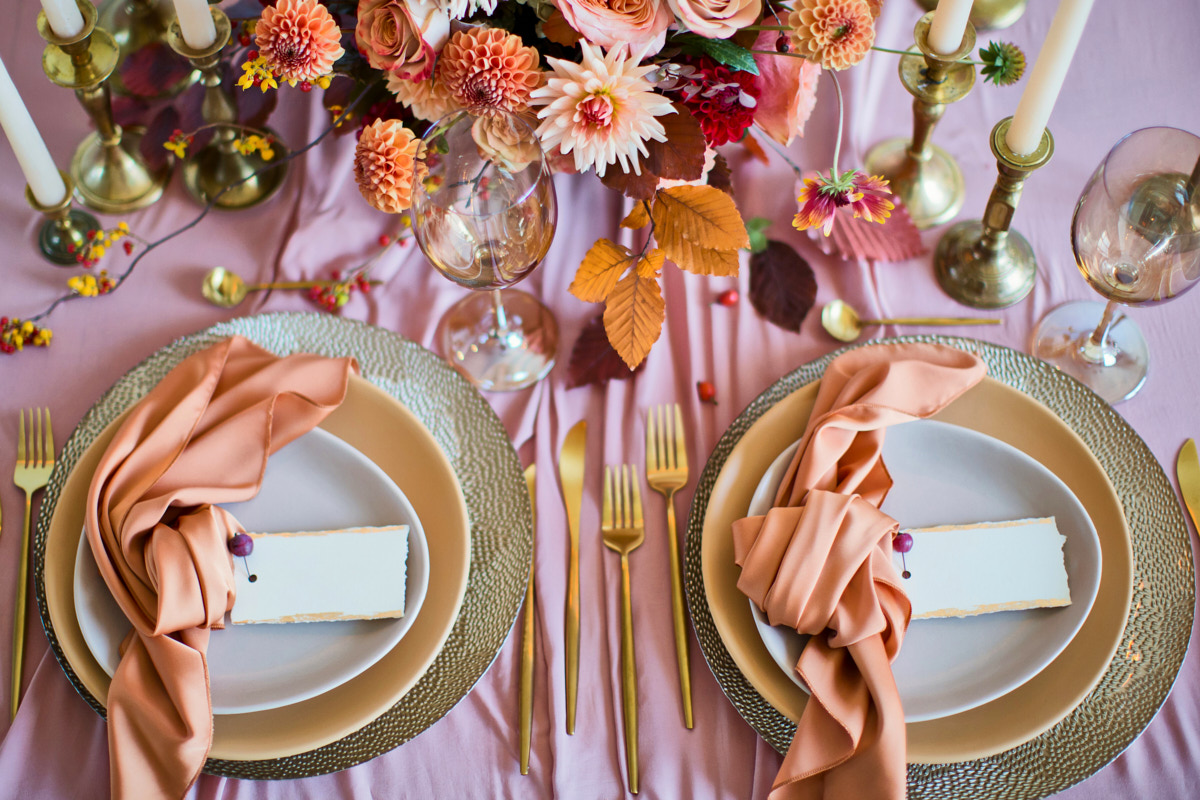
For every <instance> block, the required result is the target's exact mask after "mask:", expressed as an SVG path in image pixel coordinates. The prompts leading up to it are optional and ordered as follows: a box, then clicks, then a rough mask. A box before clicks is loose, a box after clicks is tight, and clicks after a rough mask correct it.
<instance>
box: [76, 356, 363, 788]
mask: <svg viewBox="0 0 1200 800" xmlns="http://www.w3.org/2000/svg"><path fill="white" fill-rule="evenodd" d="M357 369H358V367H357V364H356V362H355V361H354V359H352V358H339V359H333V358H325V357H322V356H316V355H309V354H297V355H292V356H287V357H284V358H280V357H277V356H275V355H272V354H271V353H269V352H267V351H266V350H263V349H262V348H260V347H258V346H257V345H255V344H252V343H251V342H249V341H248V340H246V339H244V338H242V337H234V338H231V339H227V340H224V341H222V342H219V343H217V344H215V345H213V346H212V347H210V348H208V349H206V350H203V351H200V352H198V353H195V354H193V355H192V356H189V357H188V358H187V359H185V360H184V361H183V362H181V363H180V364H179V365H178V366H176V367H175V368H174V369H173V370H171V372H170V373H169V374H168V375H167V376H166V377H165V378H163V380H162V381H161V382H160V383H159V384H158V385H157V386H156V387H155V388H154V389H153V390H151V391H150V393H149V394H147V395H146V397H145V398H143V399H142V401H141V402H139V403H138V404H137V406H135V407H134V409H133V410H132V411H131V412H130V414H129V416H128V418H127V419H126V420H125V422H124V423H123V424H122V425H121V427H120V429H119V430H118V431H117V433H116V435H115V436H114V437H113V440H112V442H111V443H110V444H109V446H108V449H107V450H106V451H105V453H104V455H103V456H102V457H101V460H100V463H99V465H98V467H97V469H96V473H95V475H94V476H93V478H92V483H91V485H90V488H89V491H88V501H87V509H86V512H85V525H86V533H87V537H88V544H89V545H90V546H91V550H92V554H93V555H94V556H95V559H96V564H97V566H98V567H99V569H100V574H101V576H102V577H103V578H104V582H105V584H106V585H107V586H108V588H109V591H111V592H112V595H113V597H114V598H115V599H116V601H117V604H118V605H119V606H120V607H121V610H122V612H123V613H124V614H125V616H126V617H127V618H128V619H129V621H130V623H131V624H132V626H133V629H132V630H131V631H130V633H129V635H128V636H127V637H126V638H125V640H124V642H122V644H121V661H120V664H119V665H118V667H117V670H116V673H115V674H114V675H113V680H112V684H111V687H110V688H109V694H108V741H109V751H110V752H109V761H110V767H111V769H110V774H111V788H112V796H113V797H114V798H134V797H136V798H159V797H161V798H179V797H182V796H183V795H184V794H185V793H186V792H187V790H188V788H189V787H190V786H191V785H192V783H193V782H194V781H195V779H196V777H197V776H198V775H199V774H200V770H201V768H202V767H203V766H204V762H205V760H206V758H207V757H208V751H209V748H210V747H211V745H212V734H213V721H212V702H211V697H210V693H209V675H208V662H207V660H206V656H205V654H206V651H207V648H208V639H209V631H210V630H213V629H219V628H221V627H223V625H224V616H225V613H226V611H228V610H229V609H230V608H231V607H232V606H233V603H234V601H235V599H236V597H235V590H234V581H233V558H232V556H231V554H230V553H229V550H228V549H227V542H228V540H229V538H230V537H231V536H233V535H234V534H235V533H238V532H240V531H241V530H242V528H241V526H240V525H239V524H238V522H237V520H236V519H234V517H233V516H232V515H231V514H229V513H228V512H226V511H225V510H224V509H222V508H219V507H217V506H216V505H214V504H216V503H231V502H239V501H243V500H248V499H250V498H252V497H253V496H254V495H256V494H257V493H258V490H259V488H260V486H261V483H262V477H263V472H264V470H265V469H266V464H267V458H268V457H269V456H270V455H271V454H272V453H274V452H276V451H277V450H279V449H280V448H281V447H283V446H284V445H286V444H288V443H289V442H291V441H293V440H295V439H296V438H298V437H299V436H302V435H303V434H305V433H307V432H308V431H309V430H311V429H312V428H313V427H315V426H316V425H317V424H319V423H320V422H321V420H323V419H324V418H325V417H326V416H327V415H328V414H329V413H330V412H331V411H333V410H334V409H335V408H337V406H338V405H340V404H341V402H342V401H343V400H344V399H345V396H346V390H347V387H348V383H349V379H350V375H351V373H353V372H356V371H357Z"/></svg>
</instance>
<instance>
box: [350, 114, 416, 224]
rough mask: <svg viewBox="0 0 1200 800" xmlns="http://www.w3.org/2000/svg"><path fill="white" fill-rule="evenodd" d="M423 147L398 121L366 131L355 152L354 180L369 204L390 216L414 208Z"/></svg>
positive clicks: (384, 121) (381, 121)
mask: <svg viewBox="0 0 1200 800" xmlns="http://www.w3.org/2000/svg"><path fill="white" fill-rule="evenodd" d="M421 144H422V142H421V140H420V139H418V138H417V136H416V134H414V133H413V132H412V131H410V130H409V129H408V128H406V127H404V124H403V123H402V122H400V120H398V119H379V120H376V121H375V122H373V123H371V124H370V125H368V126H367V127H366V128H364V129H363V132H362V136H360V137H359V140H358V147H357V149H356V150H355V151H354V180H355V181H357V182H358V190H359V191H360V192H362V196H363V197H364V198H365V199H366V201H367V202H368V203H370V204H371V205H372V206H374V207H375V208H377V209H379V210H380V211H385V212H387V213H388V214H399V213H400V212H401V211H404V210H405V209H407V208H408V207H409V206H411V205H412V188H413V180H414V177H413V173H414V172H415V170H416V164H417V157H418V155H419V153H420V150H421Z"/></svg>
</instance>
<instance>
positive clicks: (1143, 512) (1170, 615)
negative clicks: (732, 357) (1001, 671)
mask: <svg viewBox="0 0 1200 800" xmlns="http://www.w3.org/2000/svg"><path fill="white" fill-rule="evenodd" d="M912 342H926V343H938V344H946V345H950V346H954V347H958V348H960V349H964V350H968V351H971V352H975V353H978V354H979V355H980V356H981V357H982V358H983V359H984V360H985V361H986V362H987V363H988V366H989V372H990V374H991V375H992V376H993V377H995V378H997V379H998V380H999V381H1000V382H1001V383H1004V384H1006V385H1007V386H1009V387H1012V388H1014V389H1017V390H1018V391H1019V392H1020V393H1022V394H1023V395H1025V396H1027V397H1028V398H1029V399H1030V400H1032V401H1033V402H1036V403H1038V404H1039V405H1041V406H1043V407H1044V408H1046V409H1047V410H1048V411H1050V412H1051V413H1052V414H1053V415H1054V416H1056V417H1057V418H1058V419H1059V420H1061V421H1062V422H1063V423H1064V424H1065V425H1066V426H1067V427H1068V428H1069V429H1070V430H1071V431H1072V432H1073V433H1074V434H1075V435H1076V436H1078V437H1079V439H1080V440H1081V441H1082V442H1083V443H1084V444H1085V446H1086V447H1087V449H1088V450H1089V451H1090V452H1091V453H1092V455H1093V457H1095V459H1096V460H1097V462H1098V463H1099V465H1100V466H1101V468H1102V469H1103V471H1104V473H1105V474H1106V475H1107V476H1108V477H1109V479H1110V480H1111V482H1112V485H1113V488H1114V489H1115V491H1116V493H1117V496H1118V497H1119V498H1120V500H1121V502H1122V503H1123V504H1124V505H1125V517H1126V519H1128V520H1129V521H1130V523H1131V524H1130V529H1131V531H1132V533H1133V536H1132V541H1131V545H1132V548H1133V556H1134V564H1133V567H1132V568H1133V570H1134V572H1133V579H1132V581H1131V587H1130V588H1131V592H1132V605H1131V607H1130V611H1129V612H1128V614H1127V620H1126V622H1125V625H1124V628H1123V631H1122V633H1121V635H1120V638H1119V643H1118V646H1117V648H1116V655H1115V656H1114V657H1113V658H1112V659H1111V661H1109V663H1108V666H1107V669H1106V670H1104V671H1103V674H1102V675H1100V676H1099V680H1098V681H1097V683H1096V685H1095V686H1094V687H1093V688H1091V690H1090V692H1088V693H1086V696H1085V697H1083V698H1082V700H1081V701H1080V702H1079V703H1078V704H1076V705H1075V706H1074V707H1073V708H1072V709H1070V710H1069V711H1068V713H1066V714H1065V715H1064V716H1063V718H1062V719H1060V720H1058V721H1057V722H1055V723H1054V724H1053V725H1052V726H1050V727H1049V729H1048V730H1046V731H1044V732H1042V733H1041V734H1039V735H1037V736H1034V737H1033V738H1031V739H1030V740H1028V741H1025V742H1024V743H1022V744H1018V745H1016V746H1014V747H1011V748H1009V749H1006V750H1003V751H1002V752H999V753H995V754H993V755H989V756H985V757H982V758H974V759H970V760H964V761H957V762H952V763H929V764H918V763H913V764H909V767H908V796H909V797H910V798H918V797H921V798H925V797H929V798H939V797H946V798H950V797H954V798H962V797H1029V798H1040V797H1045V796H1046V795H1049V794H1053V793H1055V792H1058V791H1061V790H1062V789H1065V788H1067V787H1068V786H1071V785H1073V784H1074V783H1077V782H1078V781H1080V780H1083V779H1084V778H1086V777H1088V776H1089V775H1091V774H1093V773H1094V772H1095V771H1096V770H1098V769H1100V768H1101V767H1102V766H1104V765H1105V764H1107V763H1108V762H1109V761H1111V760H1112V759H1113V758H1115V757H1116V756H1117V755H1118V754H1119V753H1120V752H1121V751H1122V750H1124V749H1125V747H1127V746H1128V745H1129V743H1130V742H1132V741H1133V739H1134V738H1136V736H1137V735H1138V734H1139V733H1140V732H1141V730H1142V729H1144V727H1145V726H1146V725H1147V724H1149V722H1150V720H1151V719H1152V718H1153V716H1154V714H1155V713H1156V712H1157V709H1158V708H1159V707H1160V706H1161V704H1162V703H1163V701H1165V699H1166V696H1167V694H1168V693H1169V691H1170V687H1171V685H1172V683H1173V682H1174V679H1175V677H1176V675H1177V674H1178V670H1179V666H1180V664H1181V663H1182V660H1183V657H1184V654H1185V653H1186V650H1187V643H1188V637H1189V635H1190V631H1191V624H1192V615H1193V605H1194V585H1193V583H1192V569H1191V558H1192V557H1191V549H1190V543H1189V541H1188V534H1187V528H1186V525H1185V523H1184V522H1183V518H1182V515H1181V513H1180V510H1179V507H1178V503H1177V501H1176V500H1175V497H1174V492H1173V490H1172V489H1171V485H1170V483H1169V481H1168V480H1167V478H1166V476H1165V474H1164V473H1163V471H1162V468H1161V466H1160V465H1159V464H1158V462H1157V461H1156V460H1155V459H1154V457H1153V455H1152V454H1151V453H1150V451H1149V449H1148V448H1147V447H1146V445H1145V443H1144V442H1142V440H1141V438H1140V437H1138V436H1137V434H1136V432H1134V431H1133V430H1132V428H1130V427H1129V426H1128V424H1127V423H1125V422H1124V420H1123V419H1121V417H1120V416H1119V415H1118V414H1117V413H1116V412H1115V411H1114V410H1113V409H1112V407H1111V406H1108V405H1107V404H1106V403H1104V401H1103V400H1101V399H1100V398H1099V397H1097V396H1096V395H1095V394H1094V393H1092V392H1091V391H1090V390H1089V389H1087V388H1086V387H1084V386H1082V384H1079V383H1078V382H1077V381H1075V380H1074V379H1072V378H1069V377H1068V376H1065V375H1063V374H1062V373H1059V372H1057V371H1056V370H1054V369H1053V368H1052V367H1050V366H1049V365H1047V364H1045V363H1043V362H1040V361H1038V360H1037V359H1034V358H1032V357H1031V356H1028V355H1025V354H1023V353H1020V352H1018V351H1015V350H1012V349H1010V348H1006V347H1003V346H1000V345H994V344H990V343H986V342H981V341H977V340H973V339H965V338H959V337H943V336H908V337H899V338H895V339H887V340H874V341H869V342H863V343H861V344H858V345H854V346H851V347H846V348H842V349H840V350H837V351H835V352H832V353H829V354H827V355H826V356H824V357H822V358H818V359H816V360H814V361H811V362H809V363H807V364H804V365H802V366H801V367H799V368H798V369H796V370H794V371H793V372H791V373H789V374H788V375H785V376H784V377H783V378H781V379H780V380H779V381H777V382H776V383H774V384H773V385H772V386H770V387H769V388H768V389H766V390H765V391H764V392H763V393H762V394H761V395H760V396H759V397H758V398H757V399H756V400H754V401H753V402H752V403H751V404H750V405H749V406H747V408H746V409H745V410H744V411H743V412H742V413H741V414H740V415H739V416H738V417H737V418H736V419H735V420H734V422H733V423H732V424H731V425H730V428H729V429H728V430H727V431H726V433H725V434H724V435H723V436H722V437H721V440H720V441H719V442H718V443H717V446H716V447H715V448H714V450H713V453H712V455H711V456H710V458H709V460H708V463H707V464H706V466H705V469H704V471H703V473H702V475H701V477H700V480H699V481H698V484H697V489H696V494H695V496H694V499H693V504H692V510H691V514H690V516H689V520H688V539H687V545H686V556H685V565H686V586H687V597H688V602H689V607H690V610H691V612H692V620H693V626H694V628H695V630H696V634H697V638H698V639H699V640H700V644H701V650H702V652H703V653H704V656H705V659H706V661H707V662H708V665H709V667H710V669H711V670H712V671H713V674H714V676H715V677H716V678H717V681H718V684H719V685H720V686H721V688H722V690H723V691H724V692H725V694H726V696H727V697H729V699H730V701H731V702H732V703H733V705H734V706H735V708H736V709H737V710H738V711H739V713H740V714H741V715H742V716H743V718H745V719H746V720H747V722H748V723H750V724H751V726H752V727H754V728H755V730H756V731H757V732H759V734H760V735H762V736H763V737H764V738H765V739H766V740H767V741H768V743H770V744H771V745H772V746H773V747H775V749H777V750H779V751H780V752H782V751H784V750H786V748H787V746H788V744H789V743H790V740H791V736H792V734H793V732H794V730H795V725H794V723H792V722H791V721H790V720H788V718H787V717H786V716H784V715H783V714H782V713H780V712H779V711H777V710H776V709H775V708H774V707H773V706H771V704H770V703H768V702H767V701H766V700H765V699H764V698H763V697H762V696H761V695H760V694H759V693H758V692H757V691H756V690H755V688H754V687H753V685H752V684H751V683H750V682H749V681H748V680H747V679H746V676H745V675H743V674H742V672H741V671H740V669H739V668H738V666H737V664H736V663H735V661H734V659H733V658H732V656H731V655H730V653H729V651H728V649H727V648H726V646H725V643H724V642H723V641H722V640H721V637H720V633H719V631H718V630H717V628H716V626H715V623H714V620H713V617H712V613H711V609H710V608H709V606H708V599H707V595H706V588H705V583H704V581H705V576H704V564H703V551H702V547H703V529H704V524H705V518H706V511H707V506H708V503H709V501H710V499H711V495H712V492H713V487H714V484H715V483H716V481H717V478H718V476H719V473H720V471H721V470H722V468H723V467H724V465H725V463H726V461H727V460H728V458H729V456H730V454H731V452H732V451H733V449H734V447H735V446H736V445H737V443H738V442H739V441H740V440H741V438H742V436H743V435H744V434H745V433H746V431H747V430H748V429H749V427H750V426H751V425H752V424H754V422H756V421H757V420H758V419H759V418H761V417H762V416H763V415H764V414H765V413H767V411H769V410H770V409H771V408H772V407H773V406H774V405H775V404H776V403H778V402H779V401H780V400H782V399H783V398H785V397H787V396H788V395H790V394H791V393H793V392H795V391H797V390H798V389H800V388H802V387H803V386H805V385H806V384H809V383H811V382H812V381H813V380H816V379H818V378H820V377H821V375H822V374H823V373H824V370H825V367H826V366H827V365H828V363H829V362H830V361H831V360H833V358H835V357H837V356H838V355H839V354H841V353H842V352H845V351H847V350H851V349H855V348H857V347H865V346H873V345H879V344H888V343H891V344H896V343H912ZM1151 601H1153V602H1151ZM1151 606H1152V608H1153V610H1152V611H1151V612H1148V611H1147V609H1148V608H1149V607H1151ZM1131 684H1132V685H1134V686H1136V691H1133V692H1131V691H1130V686H1131ZM994 702H995V701H994ZM917 724H924V723H917Z"/></svg>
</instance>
